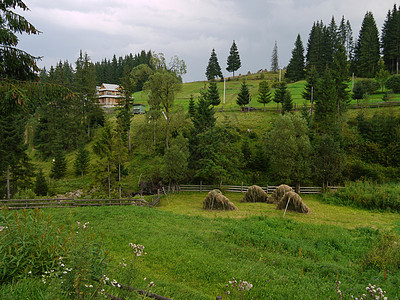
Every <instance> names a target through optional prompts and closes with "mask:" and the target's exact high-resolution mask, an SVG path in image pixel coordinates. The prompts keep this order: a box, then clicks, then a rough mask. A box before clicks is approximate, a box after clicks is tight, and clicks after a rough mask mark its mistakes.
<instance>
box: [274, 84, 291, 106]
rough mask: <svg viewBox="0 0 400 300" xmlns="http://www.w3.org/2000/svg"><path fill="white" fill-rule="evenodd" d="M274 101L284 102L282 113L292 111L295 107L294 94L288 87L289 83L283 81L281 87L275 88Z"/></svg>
mask: <svg viewBox="0 0 400 300" xmlns="http://www.w3.org/2000/svg"><path fill="white" fill-rule="evenodd" d="M274 101H275V102H276V103H277V105H278V104H279V103H281V104H282V114H285V112H290V111H291V110H292V108H293V102H292V96H291V95H290V92H289V90H288V88H287V83H286V82H285V81H282V82H281V83H280V84H279V87H278V88H277V89H276V90H275V95H274Z"/></svg>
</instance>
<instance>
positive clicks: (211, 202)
mask: <svg viewBox="0 0 400 300" xmlns="http://www.w3.org/2000/svg"><path fill="white" fill-rule="evenodd" d="M203 208H204V209H211V210H213V209H218V210H238V209H237V207H236V206H235V204H233V203H232V202H231V201H229V199H228V198H226V197H225V196H224V195H222V193H221V191H220V190H212V191H210V192H209V193H208V195H207V197H206V198H205V199H204V201H203Z"/></svg>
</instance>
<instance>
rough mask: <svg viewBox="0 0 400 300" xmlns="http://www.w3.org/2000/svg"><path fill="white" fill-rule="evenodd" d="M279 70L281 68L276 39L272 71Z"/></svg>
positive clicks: (272, 57)
mask: <svg viewBox="0 0 400 300" xmlns="http://www.w3.org/2000/svg"><path fill="white" fill-rule="evenodd" d="M278 70H279V62H278V44H277V42H276V41H275V45H274V49H273V50H272V56H271V71H272V72H278Z"/></svg>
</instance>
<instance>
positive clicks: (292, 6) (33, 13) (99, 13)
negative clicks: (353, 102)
mask: <svg viewBox="0 0 400 300" xmlns="http://www.w3.org/2000/svg"><path fill="white" fill-rule="evenodd" d="M24 2H25V4H26V5H27V6H28V7H29V8H30V11H29V12H26V13H23V15H24V16H25V17H26V18H27V19H28V21H30V22H31V23H32V24H33V25H35V26H36V27H37V28H38V29H39V30H40V31H41V32H42V34H40V35H39V36H22V37H21V41H20V44H19V47H20V48H22V49H23V50H25V51H27V52H28V53H30V54H32V55H35V56H42V57H43V59H42V61H40V62H39V66H40V67H43V66H46V68H47V69H48V68H49V67H50V66H51V65H55V64H56V63H57V62H58V61H59V60H62V61H64V60H68V61H69V62H70V63H74V62H75V60H76V58H77V57H78V55H79V51H80V49H82V50H83V51H86V52H87V53H88V54H89V56H90V57H91V59H92V61H93V62H95V61H100V60H102V59H103V58H108V59H111V58H112V56H113V55H114V54H116V55H117V57H118V56H125V55H126V54H129V53H133V54H136V53H139V52H140V51H141V50H146V51H148V50H152V51H155V52H157V53H160V52H162V53H164V55H165V57H166V58H167V61H169V58H170V57H172V56H173V55H177V56H178V57H179V58H180V59H183V60H184V61H185V62H186V64H187V74H186V75H185V76H184V77H183V78H184V81H185V82H189V81H197V80H205V69H206V67H207V64H208V59H209V58H210V54H211V50H212V49H213V48H215V51H216V53H217V57H218V60H219V63H220V65H221V68H222V70H223V72H224V75H226V76H227V75H229V73H228V72H227V71H226V60H227V57H228V54H229V49H230V47H231V45H232V41H233V40H235V41H236V45H237V47H238V50H239V55H240V58H241V61H242V67H241V68H240V69H239V71H238V72H237V73H242V74H246V73H247V72H248V71H251V72H256V71H257V70H259V69H265V68H267V69H270V67H271V55H272V50H273V47H274V43H275V41H277V44H278V54H279V65H280V66H281V67H282V66H286V65H287V64H288V62H289V60H290V57H291V51H292V49H293V47H294V42H295V39H296V36H297V34H300V35H301V39H302V41H303V45H304V48H305V49H306V46H307V40H308V35H309V32H310V30H311V27H312V24H313V22H314V21H317V20H322V21H323V22H324V23H325V24H329V23H330V20H331V18H332V16H334V17H335V20H336V23H338V24H339V23H340V20H341V18H342V15H344V16H345V18H346V20H349V21H350V23H351V26H352V29H353V34H354V38H356V37H357V36H358V33H359V30H360V27H361V22H362V20H363V17H364V15H365V13H366V12H367V11H372V13H373V14H374V17H375V21H376V23H377V26H378V29H379V31H381V29H382V25H383V22H384V20H385V18H386V15H387V12H388V10H390V9H392V8H393V5H394V3H395V2H394V1H393V0H379V1H377V0H247V1H244V0H25V1H24ZM18 12H19V11H18Z"/></svg>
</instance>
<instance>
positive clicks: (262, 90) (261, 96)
mask: <svg viewBox="0 0 400 300" xmlns="http://www.w3.org/2000/svg"><path fill="white" fill-rule="evenodd" d="M271 100H272V95H271V91H270V89H269V85H268V82H267V81H261V82H260V84H259V87H258V98H257V101H258V102H260V103H262V104H264V111H265V104H268V103H269V102H271Z"/></svg>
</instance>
